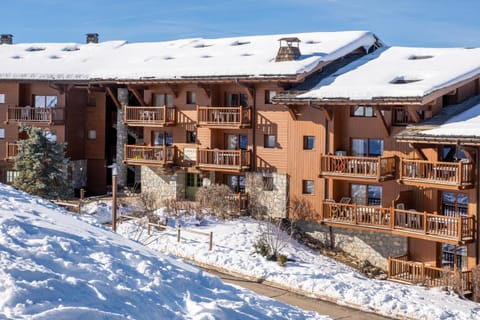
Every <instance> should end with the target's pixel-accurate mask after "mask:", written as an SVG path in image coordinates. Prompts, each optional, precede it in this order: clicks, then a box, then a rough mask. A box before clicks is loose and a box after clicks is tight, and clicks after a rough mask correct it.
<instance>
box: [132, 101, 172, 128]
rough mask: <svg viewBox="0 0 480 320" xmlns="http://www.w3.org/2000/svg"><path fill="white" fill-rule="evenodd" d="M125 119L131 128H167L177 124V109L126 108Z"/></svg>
mask: <svg viewBox="0 0 480 320" xmlns="http://www.w3.org/2000/svg"><path fill="white" fill-rule="evenodd" d="M123 112H124V113H123V115H124V116H123V117H124V120H123V121H124V122H125V124H126V125H129V126H167V125H174V124H175V122H176V108H175V107H166V106H161V107H152V106H148V107H145V106H135V107H132V106H125V107H124V109H123Z"/></svg>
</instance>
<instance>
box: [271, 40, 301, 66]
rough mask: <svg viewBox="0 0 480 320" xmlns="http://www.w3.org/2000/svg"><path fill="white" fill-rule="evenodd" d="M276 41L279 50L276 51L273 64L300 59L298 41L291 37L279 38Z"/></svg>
mask: <svg viewBox="0 0 480 320" xmlns="http://www.w3.org/2000/svg"><path fill="white" fill-rule="evenodd" d="M278 41H280V48H279V49H278V52H277V57H276V58H275V62H279V61H292V60H296V59H297V58H298V57H300V55H301V54H300V47H299V46H300V39H298V38H296V37H291V38H281V39H278Z"/></svg>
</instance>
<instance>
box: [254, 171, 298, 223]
mask: <svg viewBox="0 0 480 320" xmlns="http://www.w3.org/2000/svg"><path fill="white" fill-rule="evenodd" d="M251 176H256V178H257V179H258V180H257V181H262V180H263V178H264V177H265V178H267V179H268V181H269V182H271V184H269V185H270V189H271V190H265V189H264V188H255V186H252V185H251V184H250V183H247V186H246V188H245V191H246V192H247V193H248V197H249V199H252V197H256V199H257V201H258V203H259V204H260V205H262V206H264V207H265V209H266V210H267V212H268V213H269V214H270V215H271V216H272V217H275V218H286V217H287V206H288V175H287V174H283V173H262V172H247V173H246V179H247V181H252V177H251ZM259 189H263V190H259Z"/></svg>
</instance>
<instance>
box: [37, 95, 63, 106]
mask: <svg viewBox="0 0 480 320" xmlns="http://www.w3.org/2000/svg"><path fill="white" fill-rule="evenodd" d="M57 103H58V99H57V96H35V97H34V106H35V108H54V107H56V106H57Z"/></svg>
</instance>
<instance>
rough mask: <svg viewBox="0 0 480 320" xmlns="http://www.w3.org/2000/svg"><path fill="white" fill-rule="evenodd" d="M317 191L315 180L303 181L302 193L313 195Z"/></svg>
mask: <svg viewBox="0 0 480 320" xmlns="http://www.w3.org/2000/svg"><path fill="white" fill-rule="evenodd" d="M314 189H315V184H314V182H313V180H303V181H302V193H303V194H313V192H314Z"/></svg>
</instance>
